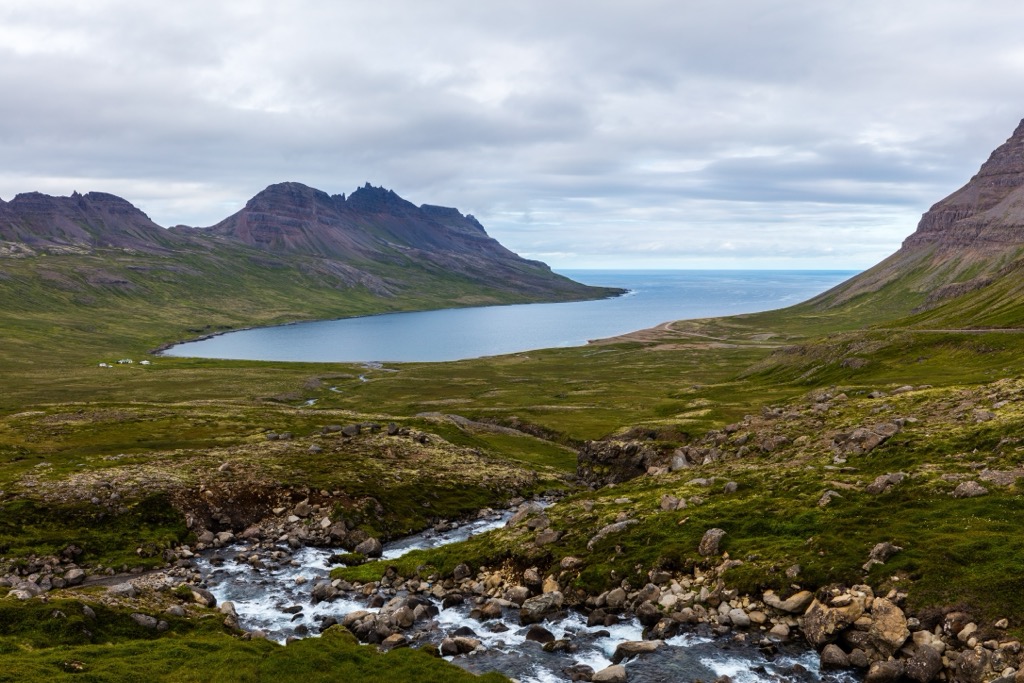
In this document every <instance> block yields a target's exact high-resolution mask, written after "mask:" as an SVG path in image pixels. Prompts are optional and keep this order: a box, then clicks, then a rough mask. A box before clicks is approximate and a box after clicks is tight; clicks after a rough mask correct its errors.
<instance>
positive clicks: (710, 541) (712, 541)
mask: <svg viewBox="0 0 1024 683" xmlns="http://www.w3.org/2000/svg"><path fill="white" fill-rule="evenodd" d="M723 536H725V530H724V529H708V530H707V531H705V532H704V537H703V538H701V539H700V544H699V545H698V546H697V552H698V553H700V554H701V555H703V556H704V557H710V556H711V555H718V554H719V547H718V546H719V544H720V543H721V541H722V537H723Z"/></svg>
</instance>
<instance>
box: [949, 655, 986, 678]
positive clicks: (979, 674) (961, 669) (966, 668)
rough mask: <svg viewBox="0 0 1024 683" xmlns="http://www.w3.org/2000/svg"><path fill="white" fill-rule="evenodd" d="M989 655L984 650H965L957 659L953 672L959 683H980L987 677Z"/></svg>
mask: <svg viewBox="0 0 1024 683" xmlns="http://www.w3.org/2000/svg"><path fill="white" fill-rule="evenodd" d="M986 664H988V655H987V654H986V653H985V651H984V650H981V649H980V648H979V650H964V651H963V652H961V653H960V655H959V656H958V657H957V658H956V661H955V662H954V664H953V671H954V672H955V673H954V676H955V680H956V681H957V683H980V682H981V680H982V679H983V678H984V676H985V666H986Z"/></svg>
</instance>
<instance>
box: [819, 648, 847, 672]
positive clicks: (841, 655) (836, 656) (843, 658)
mask: <svg viewBox="0 0 1024 683" xmlns="http://www.w3.org/2000/svg"><path fill="white" fill-rule="evenodd" d="M849 667H850V658H849V657H848V656H847V655H846V653H845V652H843V650H842V648H840V647H839V646H838V645H836V644H835V643H829V644H828V645H826V646H825V649H823V650H822V651H821V668H822V670H823V671H827V670H829V669H848V668H849Z"/></svg>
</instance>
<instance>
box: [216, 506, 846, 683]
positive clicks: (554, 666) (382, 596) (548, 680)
mask: <svg viewBox="0 0 1024 683" xmlns="http://www.w3.org/2000/svg"><path fill="white" fill-rule="evenodd" d="M511 514H512V511H505V512H485V513H483V514H482V515H481V517H480V518H479V519H477V520H474V521H472V522H469V523H466V524H462V525H460V526H459V527H457V528H456V529H454V530H451V531H447V532H444V533H436V532H434V531H427V532H424V533H422V534H416V535H414V536H410V537H408V538H405V539H401V540H398V541H394V542H392V543H389V544H387V545H386V546H385V547H384V558H385V559H395V558H397V557H400V556H401V555H402V554H404V553H406V552H409V551H411V550H415V549H419V548H428V547H437V546H439V545H443V544H446V543H453V542H458V541H460V540H464V539H465V538H467V537H469V536H470V535H473V534H478V533H485V532H486V531H488V530H491V529H495V528H497V527H500V526H503V525H504V524H505V522H506V521H507V520H508V519H509V517H510V516H511ZM335 552H337V551H336V550H332V549H325V548H310V547H306V548H300V549H298V550H295V551H292V550H290V549H289V548H288V546H287V545H285V544H278V545H277V546H275V547H273V548H268V547H265V546H258V545H247V544H236V545H233V546H230V547H227V548H223V549H219V550H211V551H206V552H204V553H203V554H202V555H201V556H200V557H199V558H198V559H199V561H198V565H199V567H200V570H201V571H202V574H203V576H204V579H205V581H206V583H207V586H208V587H209V589H210V590H211V592H212V593H213V594H214V595H215V596H216V597H217V599H218V601H220V602H224V601H231V602H232V603H233V604H234V606H235V609H236V610H237V612H238V615H239V620H240V623H241V625H242V626H243V627H244V628H246V629H250V630H261V631H263V632H264V633H265V634H266V635H267V637H269V638H272V639H275V640H278V641H282V642H283V641H285V640H286V639H288V638H293V637H309V636H314V635H316V634H317V633H319V630H320V628H321V624H323V622H324V620H327V619H330V618H333V619H336V620H337V621H341V619H342V618H343V617H344V615H346V614H347V613H349V612H354V611H357V610H369V611H371V612H372V611H376V610H377V609H378V608H379V604H380V603H382V602H384V601H385V600H388V599H390V598H392V597H393V594H392V592H391V591H390V590H389V589H386V588H380V589H378V592H376V593H374V594H372V595H367V596H364V595H363V594H362V593H357V592H352V593H343V594H342V595H343V596H344V597H339V598H337V599H335V600H333V601H321V602H315V603H314V602H313V600H312V599H311V595H312V589H313V587H314V586H315V585H316V584H317V583H318V582H322V581H325V580H328V579H327V577H328V575H329V573H330V566H331V565H330V557H331V555H332V554H334V553H335ZM253 554H258V555H259V556H260V558H261V560H262V561H263V564H264V567H263V568H262V569H258V570H257V569H254V568H253V566H252V559H253V558H252V556H253ZM240 560H241V561H240ZM429 599H430V600H431V602H432V603H433V604H434V606H435V607H436V616H435V617H434V618H433V620H432V622H431V623H430V624H429V627H428V628H426V629H421V630H420V631H419V636H418V638H419V640H417V641H416V642H420V643H422V642H432V643H434V644H437V643H439V642H440V641H441V639H442V638H445V637H447V636H450V635H452V634H456V635H466V634H470V633H471V634H472V637H473V638H476V639H478V640H480V641H481V644H482V647H481V648H480V649H479V650H477V651H475V652H473V653H470V654H466V655H459V656H454V657H447V658H446V659H448V660H449V661H452V662H453V663H455V664H457V665H459V666H461V667H463V668H465V669H468V670H470V671H475V672H478V673H480V672H485V671H499V672H501V673H503V674H505V675H506V676H510V677H512V678H515V679H517V680H519V681H521V682H522V683H555V682H561V681H568V680H570V678H569V676H568V674H566V673H565V671H566V669H568V668H569V667H572V666H578V665H584V666H589V667H591V668H592V669H593V670H594V671H600V670H602V669H604V668H605V667H607V666H609V665H611V663H612V655H613V654H614V652H615V648H616V647H617V646H618V644H619V643H622V642H625V641H639V640H642V638H643V627H642V626H641V625H640V623H639V622H638V621H637V620H636V619H635V618H633V617H630V618H628V619H625V620H623V621H622V622H621V623H618V624H615V625H612V626H602V627H594V628H591V627H588V626H587V619H586V617H585V616H584V615H583V614H581V613H579V612H574V611H570V612H569V613H568V614H566V615H565V616H564V617H562V618H559V619H556V620H555V621H554V622H545V623H544V624H543V626H544V627H545V628H547V629H548V630H550V631H551V633H552V634H553V635H554V636H555V638H558V639H563V638H565V639H568V640H569V641H570V642H571V643H572V644H573V646H574V648H575V651H573V652H545V651H544V650H543V649H542V647H541V645H540V643H537V642H533V641H530V640H527V639H526V634H527V632H528V631H529V628H528V627H524V626H521V625H520V624H519V620H518V610H516V609H506V610H505V611H504V613H503V615H502V617H501V618H499V619H489V620H486V621H480V620H478V619H476V618H474V617H473V616H471V608H472V604H471V603H462V604H456V605H450V606H448V607H445V606H444V605H443V604H442V602H441V601H440V600H437V599H434V598H429ZM758 639H759V637H756V638H755V639H753V641H745V642H744V641H742V640H739V639H735V638H730V637H717V638H716V637H711V636H710V635H707V634H704V635H700V634H698V633H687V634H683V635H678V636H675V637H673V638H670V639H668V640H667V641H666V647H663V648H661V649H660V650H658V651H657V652H654V653H651V654H646V655H641V656H640V657H638V658H636V659H633V660H630V661H628V662H626V663H625V666H626V670H627V672H628V675H629V681H630V683H654V682H656V681H657V682H664V681H686V682H689V681H695V680H703V681H706V683H711V682H712V681H714V680H716V679H717V678H718V677H720V676H728V677H729V678H730V679H731V680H732V681H733V682H734V683H768V682H772V683H781V682H783V681H786V682H789V681H803V682H804V683H853V681H855V680H857V679H856V678H855V677H854V676H852V675H851V674H848V673H836V672H822V671H820V669H819V666H818V656H817V654H816V653H814V652H813V651H808V650H803V649H798V648H796V647H793V646H777V647H773V648H772V650H773V651H772V652H771V653H770V654H766V653H764V652H762V651H761V650H760V649H758V647H756V646H755V645H754V642H756V640H758Z"/></svg>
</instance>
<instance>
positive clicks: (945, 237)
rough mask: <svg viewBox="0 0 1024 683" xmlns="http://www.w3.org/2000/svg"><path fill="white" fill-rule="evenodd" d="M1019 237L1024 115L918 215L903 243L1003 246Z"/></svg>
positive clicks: (1023, 204)
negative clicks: (969, 174)
mask: <svg viewBox="0 0 1024 683" xmlns="http://www.w3.org/2000/svg"><path fill="white" fill-rule="evenodd" d="M1021 243H1024V121H1021V123H1020V125H1019V126H1017V130H1015V131H1014V132H1013V135H1012V136H1010V139H1009V140H1007V141H1006V142H1005V143H1003V144H1002V145H1000V146H999V147H998V148H996V150H995V151H994V152H992V154H991V156H989V158H988V161H986V162H985V163H984V164H982V165H981V168H980V169H979V170H978V173H977V174H975V176H974V177H973V178H971V179H970V181H968V182H967V184H966V185H964V186H963V187H961V188H960V189H959V190H957V191H956V192H954V193H953V194H951V195H949V196H948V197H946V198H945V199H943V200H942V201H940V202H938V203H937V204H935V205H934V206H933V207H932V208H931V209H929V210H928V212H927V213H925V214H924V216H922V217H921V222H920V223H918V226H917V230H916V231H915V232H914V234H912V235H911V236H910V237H908V238H907V239H906V241H905V242H904V243H903V248H904V249H918V248H922V247H929V246H937V247H940V248H941V249H943V250H957V249H964V248H967V249H992V248H995V249H1002V248H1005V247H1006V246H1007V245H1019V244H1021Z"/></svg>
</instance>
